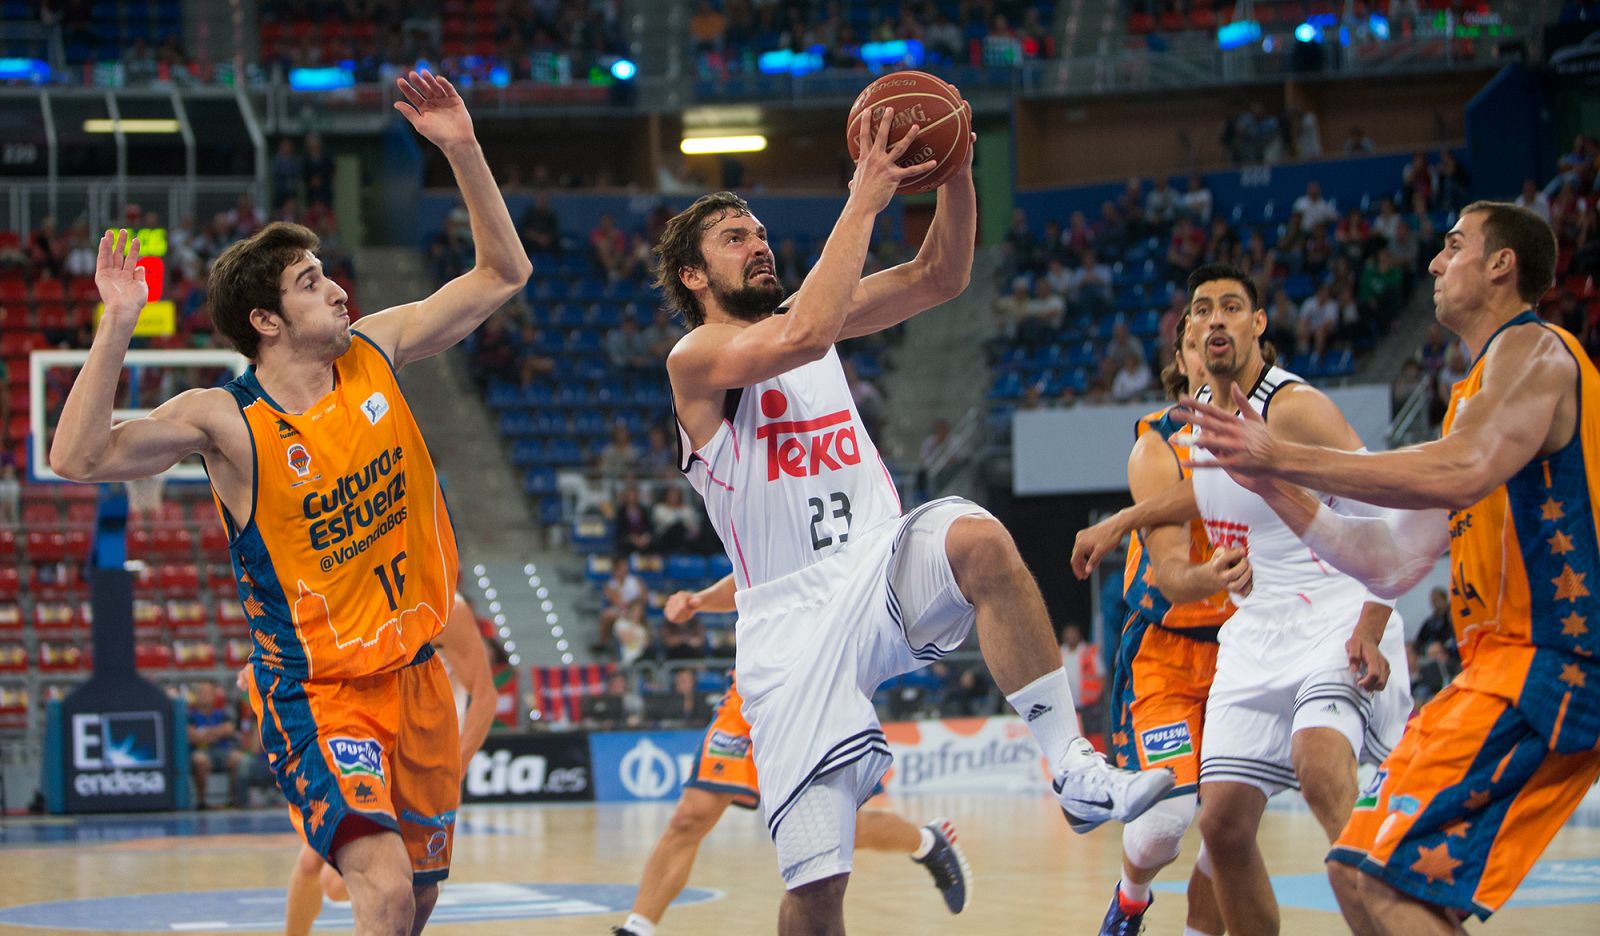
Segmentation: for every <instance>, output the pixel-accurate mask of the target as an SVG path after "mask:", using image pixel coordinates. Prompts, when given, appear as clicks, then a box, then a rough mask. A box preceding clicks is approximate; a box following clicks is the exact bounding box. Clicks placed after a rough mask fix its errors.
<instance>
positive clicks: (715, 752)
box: [706, 728, 750, 758]
mask: <svg viewBox="0 0 1600 936" xmlns="http://www.w3.org/2000/svg"><path fill="white" fill-rule="evenodd" d="M706 748H707V753H709V754H710V755H711V756H712V757H729V758H740V757H744V756H745V755H746V754H748V753H749V752H750V738H749V736H748V735H736V734H730V733H729V732H726V731H723V730H722V729H720V728H716V729H713V730H712V732H711V743H710V744H708V745H707V746H706Z"/></svg>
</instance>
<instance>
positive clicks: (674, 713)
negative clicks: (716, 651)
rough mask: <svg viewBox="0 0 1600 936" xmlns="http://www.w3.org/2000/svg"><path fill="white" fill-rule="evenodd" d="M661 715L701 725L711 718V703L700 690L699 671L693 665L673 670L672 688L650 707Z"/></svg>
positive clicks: (667, 718) (683, 723) (673, 720)
mask: <svg viewBox="0 0 1600 936" xmlns="http://www.w3.org/2000/svg"><path fill="white" fill-rule="evenodd" d="M651 710H652V711H653V712H659V713H660V715H661V717H662V718H663V719H665V720H667V721H671V722H674V723H677V724H682V725H696V726H698V725H703V724H705V723H706V722H707V721H708V720H710V718H711V704H710V703H709V702H708V701H707V700H706V697H705V694H704V693H702V692H701V691H700V673H699V671H698V670H696V669H694V668H693V667H686V668H684V669H680V670H674V671H673V673H672V688H671V689H670V690H669V691H668V692H667V693H666V698H664V699H662V700H660V701H659V702H657V703H655V705H653V706H652V709H651Z"/></svg>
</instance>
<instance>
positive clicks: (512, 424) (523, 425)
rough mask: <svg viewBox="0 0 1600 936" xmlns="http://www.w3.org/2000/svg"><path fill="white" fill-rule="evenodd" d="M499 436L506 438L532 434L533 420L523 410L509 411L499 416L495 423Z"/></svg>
mask: <svg viewBox="0 0 1600 936" xmlns="http://www.w3.org/2000/svg"><path fill="white" fill-rule="evenodd" d="M497 426H498V428H499V430H500V434H501V435H503V436H507V437H513V436H524V435H529V434H531V433H532V432H533V420H531V419H530V418H528V414H527V412H526V411H525V410H510V411H507V412H504V413H501V414H500V419H499V421H498V423H497Z"/></svg>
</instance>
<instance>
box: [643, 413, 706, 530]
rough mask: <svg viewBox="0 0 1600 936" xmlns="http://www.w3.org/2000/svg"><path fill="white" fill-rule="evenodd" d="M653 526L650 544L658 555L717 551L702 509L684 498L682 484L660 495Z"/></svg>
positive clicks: (652, 514) (652, 513) (651, 514)
mask: <svg viewBox="0 0 1600 936" xmlns="http://www.w3.org/2000/svg"><path fill="white" fill-rule="evenodd" d="M651 431H652V432H654V431H658V430H651ZM650 525H651V527H652V528H653V529H654V531H655V541H654V543H652V545H651V548H652V550H653V551H655V552H659V553H675V552H697V553H704V552H711V551H713V550H715V549H716V544H715V543H712V542H709V539H710V538H709V537H707V536H706V533H705V526H704V524H702V523H701V514H700V508H699V507H698V506H697V505H696V504H691V503H689V501H688V499H687V498H685V497H684V496H683V485H682V484H669V485H667V486H666V488H665V489H664V490H663V491H662V492H661V500H659V501H657V502H656V504H655V506H654V507H651V508H650Z"/></svg>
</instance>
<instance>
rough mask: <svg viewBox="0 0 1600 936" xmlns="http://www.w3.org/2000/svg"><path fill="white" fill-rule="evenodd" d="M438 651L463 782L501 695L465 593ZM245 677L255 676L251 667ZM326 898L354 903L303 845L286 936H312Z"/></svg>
mask: <svg viewBox="0 0 1600 936" xmlns="http://www.w3.org/2000/svg"><path fill="white" fill-rule="evenodd" d="M433 647H434V649H435V650H437V651H439V656H440V658H441V659H443V660H444V667H445V673H446V675H448V676H449V678H450V689H451V692H452V693H453V695H454V698H455V706H456V722H457V724H458V725H460V732H461V777H462V778H463V779H464V778H465V777H466V775H467V766H468V765H469V764H471V763H472V755H474V754H476V753H478V749H479V748H481V747H483V740H484V739H485V738H487V737H488V736H489V727H490V726H491V725H493V724H494V709H495V702H496V701H497V694H496V692H495V688H494V673H493V672H492V671H491V670H490V668H489V648H488V647H486V646H484V642H483V635H482V634H481V633H479V631H478V619H477V616H476V615H474V614H473V613H472V605H470V604H468V603H467V599H465V598H463V597H462V596H461V593H460V592H457V593H456V598H455V602H454V606H453V607H452V608H451V611H450V617H449V618H447V619H446V620H445V622H444V630H442V631H440V632H439V636H438V637H437V638H435V639H434V641H433ZM243 672H249V669H248V667H247V668H246V669H245V670H244V671H243ZM323 895H327V896H328V897H329V898H330V899H333V900H339V901H346V900H349V899H350V891H349V889H348V888H346V887H345V884H344V878H342V877H340V876H339V872H338V871H335V870H334V869H333V866H332V865H330V864H328V863H327V862H326V861H323V860H322V856H321V855H319V854H317V852H316V850H315V849H313V848H312V847H311V846H310V845H307V844H305V843H301V845H300V855H299V857H298V858H296V859H295V863H294V870H292V871H290V872H289V896H288V905H287V907H286V908H285V910H284V933H285V936H307V934H309V933H310V932H311V924H313V923H315V922H316V921H317V915H318V914H320V913H321V912H322V898H323Z"/></svg>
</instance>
